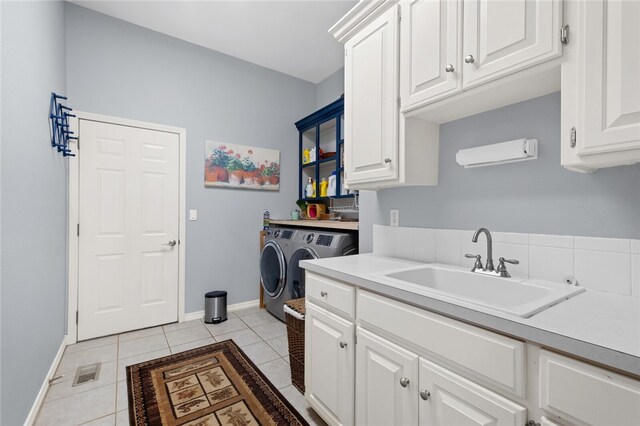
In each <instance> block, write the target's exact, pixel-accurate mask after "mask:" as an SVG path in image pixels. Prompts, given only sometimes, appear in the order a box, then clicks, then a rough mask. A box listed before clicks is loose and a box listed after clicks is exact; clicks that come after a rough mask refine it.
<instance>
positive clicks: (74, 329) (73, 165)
mask: <svg viewBox="0 0 640 426" xmlns="http://www.w3.org/2000/svg"><path fill="white" fill-rule="evenodd" d="M73 114H75V115H76V117H75V118H72V119H71V121H70V126H71V130H73V132H74V134H75V135H78V129H79V124H80V120H88V121H97V122H101V123H109V124H116V125H121V126H130V127H138V128H142V129H149V130H155V131H160V132H168V133H175V134H177V135H178V140H179V145H180V147H179V155H180V159H179V165H178V167H179V173H178V175H179V176H178V179H179V191H180V195H179V197H180V206H179V209H180V210H179V215H178V240H179V241H180V244H178V321H179V322H182V321H184V306H185V300H184V297H185V247H186V245H185V242H186V235H185V226H186V218H185V212H186V187H187V185H186V182H187V178H186V157H187V155H186V154H187V130H186V129H183V128H180V127H171V126H164V125H162V124H155V123H147V122H143V121H135V120H129V119H126V118H117V117H111V116H107V115H101V114H92V113H89V112H82V111H76V110H74V111H73ZM80 146H81V147H82V141H80ZM69 148H70V149H71V152H72V153H73V154H75V155H76V156H75V157H69V179H68V182H69V188H68V197H69V198H68V209H69V213H68V224H67V228H68V235H67V247H68V259H69V265H68V271H67V276H68V285H67V344H68V345H71V344H74V343H76V342H77V338H78V324H77V323H76V312H77V311H78V267H79V254H80V253H79V250H78V242H79V238H78V235H77V225H78V213H79V206H80V197H79V195H80V194H79V184H80V175H79V160H80V159H79V156H80V153H81V151H79V150H78V144H77V141H75V140H70V141H69Z"/></svg>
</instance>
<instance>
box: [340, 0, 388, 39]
mask: <svg viewBox="0 0 640 426" xmlns="http://www.w3.org/2000/svg"><path fill="white" fill-rule="evenodd" d="M398 1H399V0H360V1H359V2H358V3H357V4H356V5H355V6H353V8H352V9H351V10H349V11H348V12H347V14H346V15H344V16H343V17H342V18H340V20H339V21H338V22H336V23H335V24H334V25H333V26H332V27H331V28H329V34H331V35H332V36H333V37H334V38H335V39H336V40H338V41H339V42H340V43H344V42H346V41H347V40H348V39H350V38H351V37H352V36H353V34H355V32H357V30H358V29H359V28H361V27H362V26H364V25H367V24H368V23H369V22H370V21H371V20H372V19H375V18H376V17H377V16H379V15H380V14H381V13H382V12H384V11H385V10H387V9H388V8H389V7H391V6H393V5H394V4H396V3H398Z"/></svg>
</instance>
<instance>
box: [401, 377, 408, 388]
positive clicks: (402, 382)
mask: <svg viewBox="0 0 640 426" xmlns="http://www.w3.org/2000/svg"><path fill="white" fill-rule="evenodd" d="M400 386H402V387H403V388H406V387H407V386H409V379H408V378H407V377H403V378H401V379H400Z"/></svg>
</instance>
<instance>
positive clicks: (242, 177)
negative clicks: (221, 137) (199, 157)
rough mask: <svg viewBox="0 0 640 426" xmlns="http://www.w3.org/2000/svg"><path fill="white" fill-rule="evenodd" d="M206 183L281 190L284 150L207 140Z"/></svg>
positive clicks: (207, 184) (205, 145)
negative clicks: (282, 152) (281, 151)
mask: <svg viewBox="0 0 640 426" xmlns="http://www.w3.org/2000/svg"><path fill="white" fill-rule="evenodd" d="M204 186H217V187H225V188H239V189H260V190H267V191H278V190H279V189H280V151H278V150H276V149H265V148H255V147H251V146H246V145H237V144H229V143H223V142H215V141H205V143H204Z"/></svg>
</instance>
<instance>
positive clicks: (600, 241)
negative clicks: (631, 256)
mask: <svg viewBox="0 0 640 426" xmlns="http://www.w3.org/2000/svg"><path fill="white" fill-rule="evenodd" d="M575 247H576V250H577V249H580V250H597V251H610V252H617V253H629V252H630V251H631V241H630V240H625V239H620V238H596V237H575Z"/></svg>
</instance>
